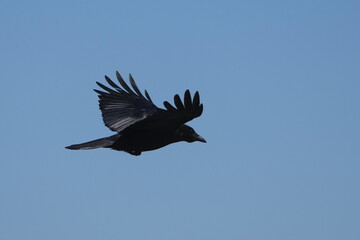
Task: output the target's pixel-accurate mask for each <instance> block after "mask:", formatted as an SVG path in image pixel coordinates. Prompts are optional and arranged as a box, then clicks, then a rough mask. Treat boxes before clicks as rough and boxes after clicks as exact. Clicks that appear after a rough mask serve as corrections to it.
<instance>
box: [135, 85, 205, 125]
mask: <svg viewBox="0 0 360 240" xmlns="http://www.w3.org/2000/svg"><path fill="white" fill-rule="evenodd" d="M174 103H175V106H173V105H171V104H170V103H169V102H167V101H165V102H164V106H165V108H166V110H165V109H160V108H159V109H158V110H157V111H156V112H154V114H152V115H151V116H149V117H147V118H146V119H143V120H142V121H139V122H137V123H136V124H134V125H132V126H131V127H129V130H130V129H149V128H150V129H153V128H165V129H175V128H177V127H179V126H181V125H183V124H185V123H186V122H188V121H190V120H192V119H194V118H197V117H199V116H200V115H201V114H202V112H203V105H202V104H200V96H199V92H196V93H195V94H194V98H193V99H191V94H190V91H189V90H186V91H185V94H184V102H182V101H181V98H180V96H179V95H178V94H176V95H175V96H174Z"/></svg>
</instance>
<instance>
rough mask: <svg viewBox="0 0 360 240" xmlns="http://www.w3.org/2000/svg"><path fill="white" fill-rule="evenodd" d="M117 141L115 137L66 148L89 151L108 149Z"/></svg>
mask: <svg viewBox="0 0 360 240" xmlns="http://www.w3.org/2000/svg"><path fill="white" fill-rule="evenodd" d="M114 141H115V138H114V136H111V137H105V138H100V139H96V140H93V141H90V142H86V143H80V144H74V145H70V146H67V147H65V148H67V149H71V150H88V149H94V148H106V147H110V146H111V145H112V144H113V143H114Z"/></svg>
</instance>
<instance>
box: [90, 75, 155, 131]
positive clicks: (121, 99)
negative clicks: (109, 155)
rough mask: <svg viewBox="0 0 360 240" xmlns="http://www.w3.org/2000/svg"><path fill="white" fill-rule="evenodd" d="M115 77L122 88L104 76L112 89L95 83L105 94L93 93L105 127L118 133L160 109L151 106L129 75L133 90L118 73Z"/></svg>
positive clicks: (146, 93) (148, 99)
mask: <svg viewBox="0 0 360 240" xmlns="http://www.w3.org/2000/svg"><path fill="white" fill-rule="evenodd" d="M116 77H117V79H118V81H119V83H120V85H121V86H122V88H121V87H119V86H118V85H117V84H115V83H114V82H113V81H112V80H111V79H110V78H109V77H107V76H105V79H106V81H107V82H108V83H109V85H110V86H111V87H113V89H111V88H109V87H107V86H105V85H103V84H101V83H99V82H96V83H97V85H99V86H100V87H101V88H102V89H103V90H105V92H104V91H99V90H96V89H94V91H95V92H97V93H98V94H99V106H100V110H101V112H102V117H103V120H104V123H105V125H106V126H107V127H108V128H110V130H112V131H116V132H120V131H122V130H124V129H125V128H127V127H129V126H130V125H133V124H135V123H137V122H139V121H141V120H143V119H146V118H148V117H149V116H152V115H154V114H155V113H157V112H158V111H159V110H160V109H159V108H157V107H156V106H155V105H154V104H153V102H152V100H151V98H150V96H149V94H148V92H147V91H146V90H145V96H144V95H143V94H142V93H141V92H140V90H139V88H138V87H137V85H136V83H135V81H134V79H133V78H132V76H131V75H129V79H130V83H131V86H132V88H133V90H132V89H131V88H130V87H129V86H128V85H127V84H126V83H125V81H124V79H123V78H122V77H121V75H120V74H119V72H116Z"/></svg>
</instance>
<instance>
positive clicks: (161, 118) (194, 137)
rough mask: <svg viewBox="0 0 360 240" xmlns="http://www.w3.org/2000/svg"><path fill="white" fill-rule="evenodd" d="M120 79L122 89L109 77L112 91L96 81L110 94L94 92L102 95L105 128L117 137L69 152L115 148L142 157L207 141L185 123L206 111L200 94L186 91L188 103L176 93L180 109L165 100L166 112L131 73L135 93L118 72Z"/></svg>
mask: <svg viewBox="0 0 360 240" xmlns="http://www.w3.org/2000/svg"><path fill="white" fill-rule="evenodd" d="M116 77H117V79H118V81H119V83H120V85H121V86H122V88H121V87H119V86H118V85H116V84H115V83H114V82H113V81H112V80H111V79H110V78H109V77H107V76H105V79H106V81H107V82H108V84H109V85H110V86H111V87H112V88H109V87H107V86H105V85H103V84H101V83H99V82H96V83H97V85H99V86H100V87H101V88H102V89H103V90H105V91H106V92H104V91H99V90H96V89H94V91H95V92H97V93H98V94H99V106H100V110H101V112H102V118H103V120H104V123H105V125H106V126H107V127H108V128H109V129H110V130H112V131H115V132H117V134H115V135H112V136H110V137H105V138H100V139H97V140H93V141H90V142H86V143H81V144H75V145H71V146H68V147H66V148H67V149H72V150H78V149H84V150H85V149H94V148H111V149H114V150H118V151H125V152H128V153H130V154H132V155H136V156H138V155H140V154H141V153H142V152H145V151H151V150H155V149H158V148H161V147H164V146H166V145H168V144H171V143H175V142H180V141H186V142H194V141H200V142H204V143H205V142H206V141H205V139H204V138H202V137H201V136H200V135H199V134H197V133H196V132H195V131H194V129H192V128H191V127H190V126H188V125H186V124H185V123H186V122H188V121H190V120H192V119H194V118H197V117H199V116H200V115H201V114H202V112H203V105H202V104H200V97H199V93H198V92H196V93H195V94H194V98H193V99H191V95H190V91H189V90H186V91H185V94H184V103H183V102H182V101H181V99H180V97H179V95H178V94H176V95H175V96H174V103H175V106H176V107H174V106H172V105H171V104H170V103H169V102H167V101H165V102H164V106H165V108H166V110H165V109H161V108H158V107H156V106H155V105H154V103H153V102H152V100H151V98H150V96H149V94H148V92H147V91H146V90H145V96H144V95H143V94H142V93H141V92H140V90H139V88H138V87H137V85H136V83H135V81H134V79H133V77H132V76H131V74H129V80H130V83H131V86H132V88H133V90H132V89H131V88H130V87H129V86H128V85H127V84H126V83H125V81H124V80H123V78H122V77H121V75H120V74H119V72H116Z"/></svg>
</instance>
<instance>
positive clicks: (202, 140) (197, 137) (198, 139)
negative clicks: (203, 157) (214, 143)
mask: <svg viewBox="0 0 360 240" xmlns="http://www.w3.org/2000/svg"><path fill="white" fill-rule="evenodd" d="M196 141H199V142H203V143H206V140H205V139H204V138H203V137H202V136H200V135H197V136H196Z"/></svg>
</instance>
